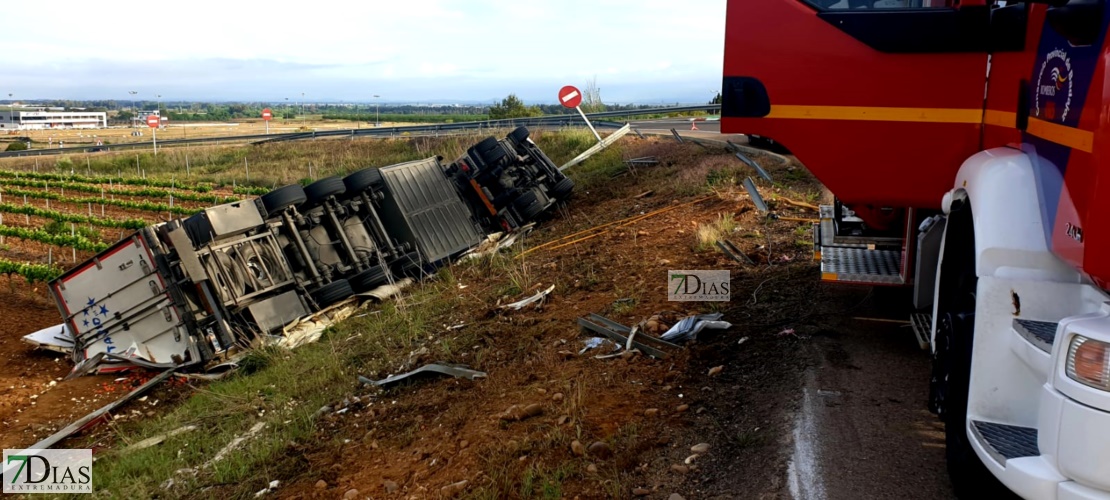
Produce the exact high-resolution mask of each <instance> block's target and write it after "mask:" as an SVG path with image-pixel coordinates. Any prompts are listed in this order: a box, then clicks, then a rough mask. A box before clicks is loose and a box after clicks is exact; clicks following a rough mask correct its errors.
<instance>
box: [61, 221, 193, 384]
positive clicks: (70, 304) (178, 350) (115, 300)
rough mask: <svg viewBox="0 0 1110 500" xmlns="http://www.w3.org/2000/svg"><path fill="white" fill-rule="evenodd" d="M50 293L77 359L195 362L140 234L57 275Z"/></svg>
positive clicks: (174, 310)
mask: <svg viewBox="0 0 1110 500" xmlns="http://www.w3.org/2000/svg"><path fill="white" fill-rule="evenodd" d="M51 291H52V292H53V293H54V295H55V297H56V299H57V303H58V305H59V308H60V309H61V313H62V317H63V318H65V322H66V323H67V324H68V325H69V327H70V328H71V330H72V331H73V333H74V337H75V339H76V344H77V345H76V349H75V352H74V358H75V359H76V360H78V361H81V360H84V359H87V358H90V357H92V356H94V355H96V354H97V353H101V352H103V353H106V354H113V355H120V356H124V355H127V356H138V357H141V358H144V359H146V360H148V361H152V362H155V363H175V364H179V363H181V362H185V361H188V360H199V356H198V352H196V347H195V346H194V345H193V343H192V342H190V340H189V335H188V330H187V329H186V328H185V325H184V324H183V322H182V321H181V317H180V315H179V313H178V311H177V309H176V308H175V307H174V304H173V301H172V299H171V298H170V296H169V293H168V291H167V289H166V281H165V279H164V278H163V277H162V276H161V275H160V274H159V272H158V269H157V266H156V265H155V264H154V254H153V252H152V251H151V249H150V247H149V245H148V244H147V242H146V240H145V239H144V238H143V237H142V235H141V233H135V234H133V235H132V236H131V237H130V238H127V239H125V240H122V241H120V242H119V243H116V244H115V245H113V246H112V247H110V248H108V249H107V250H105V251H104V252H101V253H100V254H99V255H97V256H96V257H94V258H93V259H91V260H90V261H88V262H87V263H86V264H84V265H82V266H81V267H77V268H74V269H72V270H70V271H69V272H67V273H65V274H63V275H62V276H61V277H59V278H58V279H57V280H55V281H54V282H52V283H51ZM129 350H130V351H129Z"/></svg>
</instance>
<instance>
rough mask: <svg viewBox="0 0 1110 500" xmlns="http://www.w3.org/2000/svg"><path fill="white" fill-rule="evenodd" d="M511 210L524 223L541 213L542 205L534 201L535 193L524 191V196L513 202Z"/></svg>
mask: <svg viewBox="0 0 1110 500" xmlns="http://www.w3.org/2000/svg"><path fill="white" fill-rule="evenodd" d="M513 208H515V209H516V211H517V213H519V214H520V216H521V218H523V219H524V221H531V220H532V219H534V218H535V217H536V216H537V215H539V214H540V213H542V212H543V205H542V204H541V203H540V200H538V199H536V193H533V192H532V191H525V192H524V194H522V195H520V196H519V197H517V199H515V200H513Z"/></svg>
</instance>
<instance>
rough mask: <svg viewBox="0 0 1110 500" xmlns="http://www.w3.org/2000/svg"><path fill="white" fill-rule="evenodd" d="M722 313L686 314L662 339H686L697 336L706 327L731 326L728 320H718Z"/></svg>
mask: <svg viewBox="0 0 1110 500" xmlns="http://www.w3.org/2000/svg"><path fill="white" fill-rule="evenodd" d="M723 316H724V315H723V314H721V313H710V314H698V315H696V316H687V317H685V318H682V321H679V322H678V323H676V324H675V325H674V326H672V327H671V329H670V330H667V333H664V334H663V336H662V339H663V340H668V341H680V342H681V341H686V340H692V339H695V338H697V336H698V333H699V332H701V331H702V330H704V329H706V328H710V329H715V330H724V329H728V328H732V323H729V322H728V321H720V319H721V318H722V317H723Z"/></svg>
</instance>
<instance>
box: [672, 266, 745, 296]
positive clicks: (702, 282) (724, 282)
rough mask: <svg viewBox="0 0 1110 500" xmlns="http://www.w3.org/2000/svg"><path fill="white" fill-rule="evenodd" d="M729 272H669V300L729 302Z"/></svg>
mask: <svg viewBox="0 0 1110 500" xmlns="http://www.w3.org/2000/svg"><path fill="white" fill-rule="evenodd" d="M729 279H730V273H729V271H667V300H670V301H680V302H728V301H729V297H730V294H731V291H730V290H729V287H730V281H729Z"/></svg>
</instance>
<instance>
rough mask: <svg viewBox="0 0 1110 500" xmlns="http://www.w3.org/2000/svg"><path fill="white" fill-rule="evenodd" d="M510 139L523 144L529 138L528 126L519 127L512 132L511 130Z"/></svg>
mask: <svg viewBox="0 0 1110 500" xmlns="http://www.w3.org/2000/svg"><path fill="white" fill-rule="evenodd" d="M509 139H510V140H512V141H513V142H514V143H516V144H523V143H524V141H525V140H526V139H528V128H527V127H517V128H515V129H513V131H512V132H509Z"/></svg>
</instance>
